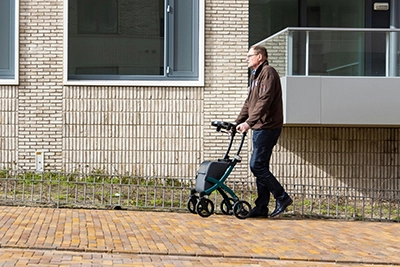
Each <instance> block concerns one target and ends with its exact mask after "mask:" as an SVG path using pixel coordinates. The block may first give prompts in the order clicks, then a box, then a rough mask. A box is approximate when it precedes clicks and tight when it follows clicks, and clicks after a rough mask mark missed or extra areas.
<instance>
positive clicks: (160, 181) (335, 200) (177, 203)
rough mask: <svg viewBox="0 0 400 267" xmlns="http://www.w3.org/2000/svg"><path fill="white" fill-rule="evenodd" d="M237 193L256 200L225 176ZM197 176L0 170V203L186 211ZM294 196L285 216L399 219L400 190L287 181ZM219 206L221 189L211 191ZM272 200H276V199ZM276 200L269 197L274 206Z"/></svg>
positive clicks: (250, 186)
mask: <svg viewBox="0 0 400 267" xmlns="http://www.w3.org/2000/svg"><path fill="white" fill-rule="evenodd" d="M226 185H227V186H228V187H229V188H231V189H232V190H233V191H234V192H235V193H236V195H237V196H238V197H239V198H240V199H242V200H246V201H248V202H249V203H254V198H255V197H256V188H255V184H254V183H253V182H237V181H236V182H235V181H232V182H227V183H226ZM194 186H195V178H190V179H173V178H156V177H137V176H130V175H108V174H103V173H89V174H83V173H63V172H43V173H32V172H24V171H9V170H3V171H0V205H38V206H51V207H57V208H60V207H71V208H110V209H113V208H116V209H128V210H137V209H152V210H164V211H187V203H188V200H189V195H190V190H191V189H192V188H194ZM284 186H285V188H286V190H287V191H288V193H289V194H290V195H291V196H292V198H293V200H294V201H293V204H292V205H291V206H290V207H289V208H288V210H287V212H286V213H285V215H286V216H299V217H301V216H307V217H322V218H337V219H356V220H381V221H396V222H399V221H400V197H399V196H400V192H399V191H398V190H397V191H396V190H385V191H383V190H377V189H370V188H351V187H341V186H315V185H307V184H290V183H287V184H284ZM209 198H210V200H212V202H213V203H214V205H215V207H216V208H215V211H216V212H220V209H219V207H220V205H221V204H220V203H221V201H222V200H223V198H222V196H221V195H220V194H219V192H217V191H216V192H213V193H212V194H211V195H210V196H209ZM272 201H273V200H272ZM272 205H274V203H271V206H272Z"/></svg>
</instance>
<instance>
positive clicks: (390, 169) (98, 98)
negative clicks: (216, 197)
mask: <svg viewBox="0 0 400 267" xmlns="http://www.w3.org/2000/svg"><path fill="white" fill-rule="evenodd" d="M63 5H64V1H63V0H49V1H43V0H21V1H20V44H19V45H20V77H19V80H20V83H19V85H18V86H7V85H3V86H0V101H1V102H0V122H1V124H0V134H1V135H0V157H1V158H0V169H2V168H13V169H16V168H23V169H27V170H34V167H35V158H34V156H35V151H37V150H43V151H44V153H45V165H46V170H51V171H53V170H65V171H73V170H77V169H80V170H83V171H91V170H94V169H102V170H104V171H106V172H109V173H130V174H138V175H144V176H169V177H178V178H179V177H182V178H186V177H194V175H195V173H196V170H197V168H198V165H199V163H200V162H201V161H202V160H206V159H217V158H220V157H222V156H223V153H224V152H225V148H226V146H227V144H228V139H229V136H227V135H222V134H219V133H216V132H215V130H214V129H213V128H212V127H211V126H210V122H211V121H213V120H227V121H233V120H234V119H235V117H236V115H237V113H238V112H239V110H240V108H241V105H242V103H243V101H244V99H245V97H246V94H247V75H248V70H247V68H246V62H245V55H246V52H247V49H248V45H249V44H248V1H233V0H227V1H226V0H224V1H222V0H220V1H217V0H207V1H206V3H205V86H204V87H129V86H66V85H63V72H64V71H63V52H64V47H63V35H64V32H63V29H64V26H63V8H64V7H63ZM271 49H272V50H271V51H269V55H270V62H271V65H272V66H274V62H275V63H276V64H277V68H278V69H279V68H280V67H279V66H280V65H282V64H283V65H284V61H283V59H281V58H280V57H278V56H277V55H279V53H278V52H279V51H278V50H277V52H276V53H274V50H273V48H271ZM282 62H283V63H282ZM278 65H279V66H278ZM281 74H282V73H281ZM399 136H400V133H399V129H398V128H396V127H393V128H353V127H285V128H284V130H283V133H282V136H281V138H280V140H279V143H278V146H277V147H276V151H275V153H274V155H273V157H272V170H273V172H274V173H275V174H276V176H277V177H278V178H280V179H282V180H283V181H285V182H288V183H289V182H290V183H311V184H326V183H328V184H331V185H355V184H359V185H360V186H366V187H367V186H371V187H377V186H381V187H384V188H393V189H398V188H399V187H400V186H399V179H398V177H399V172H400V159H399V149H398V148H399V142H400V141H399ZM239 137H240V136H239ZM250 138H251V136H249V138H248V139H247V142H246V145H245V147H244V149H243V153H242V156H243V162H242V164H240V165H239V166H238V168H237V169H235V171H234V173H233V174H232V177H231V178H232V179H249V178H251V177H252V176H251V175H250V173H249V171H248V158H249V153H250V151H251V145H250ZM233 149H234V150H235V147H234V148H233ZM251 179H252V178H251Z"/></svg>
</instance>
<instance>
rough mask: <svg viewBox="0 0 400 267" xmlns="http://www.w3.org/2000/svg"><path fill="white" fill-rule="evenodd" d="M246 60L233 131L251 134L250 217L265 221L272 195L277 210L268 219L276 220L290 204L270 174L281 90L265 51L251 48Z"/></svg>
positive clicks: (280, 118) (279, 127) (280, 111)
mask: <svg viewBox="0 0 400 267" xmlns="http://www.w3.org/2000/svg"><path fill="white" fill-rule="evenodd" d="M246 60H247V64H248V67H249V68H250V69H251V71H252V74H251V75H250V90H249V95H248V97H247V99H246V101H245V102H244V105H243V107H242V110H241V111H240V113H239V115H238V117H237V119H236V123H237V128H236V129H237V130H238V131H240V132H242V133H244V132H247V131H248V130H249V129H252V130H253V153H252V156H251V160H250V170H251V171H252V173H253V174H254V175H255V176H256V183H257V194H258V196H257V199H256V200H255V205H256V206H255V207H254V208H253V209H252V210H251V211H250V215H249V217H268V204H269V200H270V194H271V193H272V194H273V196H274V198H275V200H276V206H275V210H274V211H273V212H272V213H271V215H270V216H271V217H275V216H277V215H279V214H281V213H282V212H284V211H285V209H286V208H287V207H288V206H289V205H290V204H292V202H293V201H292V199H291V198H290V196H289V195H288V194H287V193H286V192H285V190H284V189H283V187H282V185H281V184H280V183H279V182H278V180H277V179H276V178H275V176H274V175H273V174H272V173H271V172H270V170H269V162H270V158H271V154H272V149H273V148H274V146H275V145H276V143H277V141H278V138H279V135H280V134H281V131H282V125H283V109H282V88H281V83H280V78H279V75H278V73H277V72H276V70H275V69H274V68H273V67H271V66H269V65H268V53H267V49H265V47H262V46H252V47H250V49H249V52H248V54H247V57H246Z"/></svg>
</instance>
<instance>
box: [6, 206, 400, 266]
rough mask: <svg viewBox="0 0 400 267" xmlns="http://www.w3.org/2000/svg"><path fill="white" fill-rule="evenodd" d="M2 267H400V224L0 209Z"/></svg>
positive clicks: (180, 214)
mask: <svg viewBox="0 0 400 267" xmlns="http://www.w3.org/2000/svg"><path fill="white" fill-rule="evenodd" d="M0 266H400V223H388V222H385V223H384V222H382V223H380V222H357V221H338V220H308V219H292V218H277V219H246V220H239V219H237V218H235V217H234V216H226V215H212V216H210V217H208V218H202V217H200V216H198V215H194V214H190V213H170V212H148V211H125V210H80V209H52V208H32V207H8V206H0Z"/></svg>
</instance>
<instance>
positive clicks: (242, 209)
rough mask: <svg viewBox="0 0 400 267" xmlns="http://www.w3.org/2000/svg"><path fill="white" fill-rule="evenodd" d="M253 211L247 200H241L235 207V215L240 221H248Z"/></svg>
mask: <svg viewBox="0 0 400 267" xmlns="http://www.w3.org/2000/svg"><path fill="white" fill-rule="evenodd" d="M250 211H251V206H250V204H249V202H247V201H245V200H239V201H238V202H236V203H235V205H233V214H235V216H236V218H238V219H246V218H247V217H249V215H250Z"/></svg>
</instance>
